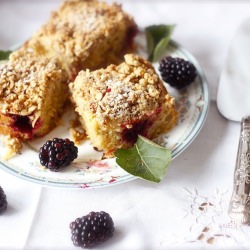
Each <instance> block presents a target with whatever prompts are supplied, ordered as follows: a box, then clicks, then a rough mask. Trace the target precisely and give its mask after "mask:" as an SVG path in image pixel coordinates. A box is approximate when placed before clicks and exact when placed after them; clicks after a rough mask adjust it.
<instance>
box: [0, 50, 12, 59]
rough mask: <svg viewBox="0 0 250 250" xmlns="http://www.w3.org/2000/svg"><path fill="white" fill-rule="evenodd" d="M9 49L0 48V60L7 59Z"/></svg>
mask: <svg viewBox="0 0 250 250" xmlns="http://www.w3.org/2000/svg"><path fill="white" fill-rule="evenodd" d="M11 52H12V51H11V50H0V60H8V59H9V55H10V53H11Z"/></svg>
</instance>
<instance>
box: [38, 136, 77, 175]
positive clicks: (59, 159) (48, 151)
mask: <svg viewBox="0 0 250 250" xmlns="http://www.w3.org/2000/svg"><path fill="white" fill-rule="evenodd" d="M77 155H78V148H77V147H76V146H75V145H74V142H72V141H70V140H69V139H59V138H54V139H53V140H48V141H47V142H46V143H45V144H44V145H43V146H42V147H41V148H40V151H39V159H40V163H41V165H42V166H45V167H46V168H48V169H50V170H51V171H54V172H57V171H59V170H60V169H61V168H62V167H66V166H68V165H69V164H70V163H71V162H72V161H73V160H74V159H76V158H77Z"/></svg>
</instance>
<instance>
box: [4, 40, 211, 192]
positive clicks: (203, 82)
mask: <svg viewBox="0 0 250 250" xmlns="http://www.w3.org/2000/svg"><path fill="white" fill-rule="evenodd" d="M169 45H171V46H173V47H174V48H175V49H178V50H179V51H180V52H181V53H182V54H183V55H184V56H185V57H186V58H188V59H189V60H191V61H192V63H193V64H194V66H195V67H196V70H197V72H198V76H199V77H200V86H201V89H202V91H201V92H202V96H203V106H202V112H200V113H199V116H198V117H197V119H196V122H195V125H194V126H193V127H192V129H191V131H189V133H188V135H187V136H185V138H184V139H185V141H186V143H182V144H181V146H180V147H179V148H175V149H174V150H173V151H172V161H173V160H174V159H175V158H176V157H177V156H179V155H180V154H181V153H182V152H183V151H184V150H185V149H187V148H188V147H189V145H190V144H191V143H192V142H193V141H194V140H195V139H196V137H197V136H198V134H199V133H200V131H201V129H202V128H203V125H204V124H205V122H206V118H207V115H208V111H209V106H210V93H209V89H208V81H207V79H206V76H205V73H204V71H203V69H202V67H201V66H200V64H199V62H198V60H197V59H196V58H195V57H194V56H193V55H192V53H190V52H189V51H188V50H187V49H186V48H184V47H183V46H181V45H180V44H179V43H178V42H176V41H175V40H173V39H170V41H169ZM152 64H153V63H152ZM6 162H7V161H2V160H0V168H1V169H3V170H5V171H7V172H8V173H10V174H12V175H13V176H16V177H18V178H21V179H23V180H26V181H29V182H31V183H35V184H37V185H41V186H44V187H50V188H71V189H79V188H81V189H96V188H104V187H111V186H114V185H118V184H123V183H126V182H129V181H132V180H135V179H141V178H140V177H138V176H133V175H131V174H129V173H127V174H126V175H123V176H120V177H119V180H118V181H113V182H107V181H106V182H98V183H94V182H74V183H66V182H56V181H51V180H45V179H41V178H35V177H33V176H31V175H25V173H21V172H18V171H17V170H15V169H13V168H11V167H9V166H8V165H6Z"/></svg>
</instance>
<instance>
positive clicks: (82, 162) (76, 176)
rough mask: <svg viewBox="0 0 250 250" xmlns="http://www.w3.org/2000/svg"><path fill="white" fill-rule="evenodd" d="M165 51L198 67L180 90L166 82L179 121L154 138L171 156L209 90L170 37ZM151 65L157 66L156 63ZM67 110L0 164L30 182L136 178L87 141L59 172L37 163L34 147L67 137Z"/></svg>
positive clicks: (87, 184)
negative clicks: (51, 126) (52, 125)
mask: <svg viewBox="0 0 250 250" xmlns="http://www.w3.org/2000/svg"><path fill="white" fill-rule="evenodd" d="M166 55H171V56H174V57H182V58H184V59H187V60H190V61H191V62H192V63H193V64H194V65H195V67H196V69H197V71H198V76H197V78H196V80H195V82H194V83H192V84H191V85H190V86H189V87H187V88H186V89H184V90H182V91H177V90H175V89H173V88H171V87H170V86H169V85H166V86H167V89H168V91H169V93H170V94H172V95H173V96H174V97H175V99H176V105H177V110H178V113H179V121H178V125H177V126H176V127H175V128H174V129H172V130H171V131H170V132H169V133H167V134H163V135H161V136H159V137H158V138H156V139H155V142H156V143H158V144H161V145H163V146H165V147H167V148H169V149H171V151H172V156H173V159H174V158H175V157H177V156H178V155H179V154H180V153H181V152H182V151H183V150H184V149H186V148H187V147H188V146H189V145H190V143H191V142H192V141H193V140H194V139H195V137H196V136H197V135H198V133H199V131H200V129H201V128H202V125H203V124H204V122H205V119H206V115H207V112H208V107H209V93H208V88H207V82H206V79H205V77H204V74H203V71H202V69H201V67H200V65H199V64H198V62H197V61H196V59H195V58H194V57H193V56H192V55H191V54H190V53H189V52H188V51H186V50H185V49H183V48H182V47H181V46H179V45H178V44H177V43H176V42H174V41H171V43H170V44H169V46H168V51H167V52H166ZM154 66H155V68H156V69H158V63H155V64H154ZM69 112H70V111H66V113H65V115H64V119H63V122H62V123H61V125H60V126H58V127H57V128H56V129H54V130H53V131H52V132H51V133H50V134H48V135H47V136H45V137H43V138H39V139H36V140H34V141H32V142H29V143H26V144H24V147H23V150H22V153H21V154H20V155H17V156H15V157H14V158H12V159H10V160H8V161H1V164H0V167H1V168H3V169H4V170H6V171H8V172H10V173H11V174H13V175H15V176H17V177H20V178H23V179H25V180H28V181H31V182H35V183H39V184H42V185H46V186H55V187H65V188H100V187H107V186H111V185H115V184H121V183H124V182H127V181H131V180H133V179H135V178H137V177H135V176H132V175H130V174H128V173H127V172H125V171H124V170H123V169H122V168H120V167H119V166H118V165H117V164H116V162H115V159H106V160H98V159H100V157H101V153H98V152H96V151H95V150H94V149H93V147H92V146H91V144H90V142H89V141H86V142H84V143H83V144H82V145H81V146H80V147H79V150H78V151H79V156H78V158H77V160H75V161H74V162H73V163H72V164H71V165H70V166H68V167H66V168H64V169H62V170H61V171H60V172H51V171H49V170H47V169H46V168H44V167H42V166H41V165H40V163H39V158H38V150H39V148H40V147H41V146H42V145H43V144H44V142H45V141H46V140H47V139H51V138H54V137H61V138H65V137H69V134H68V128H69V120H70V119H69V116H70V113H69ZM0 143H1V145H0V146H1V148H2V149H4V145H3V143H2V142H1V140H0ZM3 151H4V150H1V152H3Z"/></svg>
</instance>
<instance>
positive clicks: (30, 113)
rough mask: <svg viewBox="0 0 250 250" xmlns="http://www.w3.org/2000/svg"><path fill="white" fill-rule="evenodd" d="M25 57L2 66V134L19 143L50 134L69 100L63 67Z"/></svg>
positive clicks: (0, 87) (0, 105) (0, 123)
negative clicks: (66, 101) (67, 99)
mask: <svg viewBox="0 0 250 250" xmlns="http://www.w3.org/2000/svg"><path fill="white" fill-rule="evenodd" d="M25 54H26V56H25V57H24V56H22V55H20V57H19V58H16V59H12V58H11V57H10V60H9V61H7V62H6V63H3V64H1V65H0V133H1V134H4V135H8V136H9V137H10V138H17V139H18V140H20V141H22V140H29V139H32V138H33V137H36V136H42V135H44V134H46V133H47V132H49V131H50V130H51V128H53V127H54V126H55V125H56V122H57V120H58V117H59V115H60V114H61V113H62V108H63V105H64V103H65V100H66V98H67V97H68V85H67V81H66V72H65V71H64V70H62V67H61V64H60V63H59V62H58V61H57V60H52V59H48V58H45V57H43V58H36V57H33V55H31V54H29V53H28V52H27V53H25ZM12 141H13V140H12ZM16 142H17V140H16ZM14 148H15V147H14ZM14 151H15V149H14Z"/></svg>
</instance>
